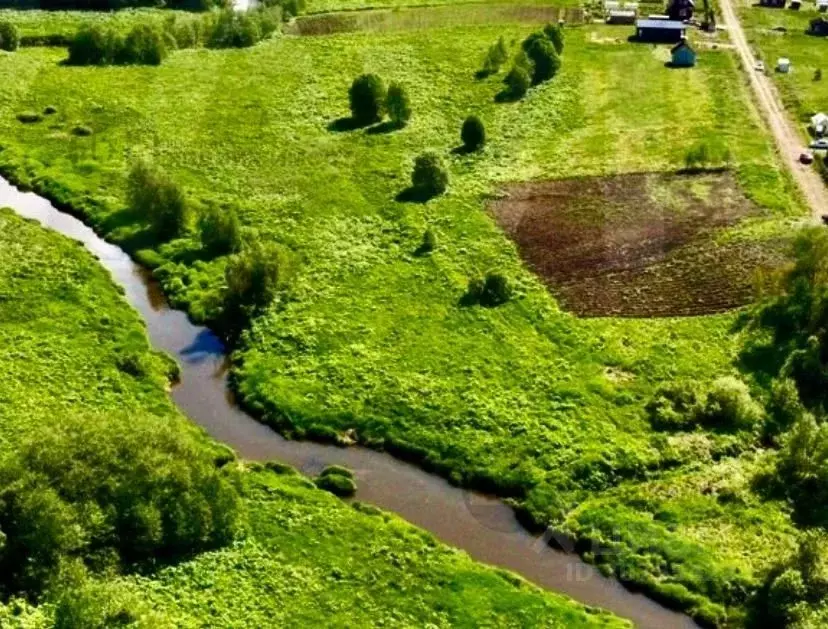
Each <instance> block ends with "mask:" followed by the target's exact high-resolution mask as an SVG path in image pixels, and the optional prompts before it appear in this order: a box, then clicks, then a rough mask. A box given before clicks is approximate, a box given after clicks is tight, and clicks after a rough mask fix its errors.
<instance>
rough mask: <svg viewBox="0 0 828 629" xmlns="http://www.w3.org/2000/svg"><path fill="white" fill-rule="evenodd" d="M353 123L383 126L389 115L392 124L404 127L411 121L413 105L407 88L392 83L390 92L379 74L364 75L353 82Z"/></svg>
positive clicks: (349, 94) (350, 98) (351, 102)
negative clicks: (383, 121)
mask: <svg viewBox="0 0 828 629" xmlns="http://www.w3.org/2000/svg"><path fill="white" fill-rule="evenodd" d="M348 101H349V104H350V107H351V119H352V120H353V122H354V123H355V124H356V125H358V126H361V127H363V126H367V125H370V124H374V123H376V122H380V121H381V120H382V119H383V117H384V116H385V115H386V114H388V118H389V120H390V121H391V123H392V124H393V125H394V126H396V127H403V126H405V124H406V123H407V122H408V121H409V119H410V118H411V102H410V100H409V98H408V92H407V91H406V89H405V87H404V86H402V85H400V84H399V83H391V85H390V86H389V87H388V89H387V90H386V89H385V84H384V83H383V81H382V79H381V78H380V77H379V76H377V75H376V74H363V75H361V76H358V77H357V78H356V79H354V82H353V83H352V84H351V88H350V89H349V90H348Z"/></svg>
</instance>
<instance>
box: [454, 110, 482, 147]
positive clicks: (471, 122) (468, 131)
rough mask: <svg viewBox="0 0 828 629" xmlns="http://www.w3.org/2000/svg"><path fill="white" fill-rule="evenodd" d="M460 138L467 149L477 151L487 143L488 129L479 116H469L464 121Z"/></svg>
mask: <svg viewBox="0 0 828 629" xmlns="http://www.w3.org/2000/svg"><path fill="white" fill-rule="evenodd" d="M460 140H461V141H462V142H463V148H465V149H466V150H467V151H476V150H478V149H480V148H482V147H483V145H484V144H485V143H486V129H485V127H484V126H483V121H481V120H480V118H478V117H477V116H469V117H468V118H466V119H465V120H464V121H463V128H462V129H461V130H460Z"/></svg>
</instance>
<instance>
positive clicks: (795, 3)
mask: <svg viewBox="0 0 828 629" xmlns="http://www.w3.org/2000/svg"><path fill="white" fill-rule="evenodd" d="M788 8H789V9H791V10H792V11H799V9H801V8H802V0H791V3H790V4H789V5H788Z"/></svg>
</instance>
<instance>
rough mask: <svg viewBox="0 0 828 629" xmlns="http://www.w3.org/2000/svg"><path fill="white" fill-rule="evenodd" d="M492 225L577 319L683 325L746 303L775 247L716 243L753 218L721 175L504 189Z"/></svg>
mask: <svg viewBox="0 0 828 629" xmlns="http://www.w3.org/2000/svg"><path fill="white" fill-rule="evenodd" d="M507 193H508V194H507V196H506V198H504V199H502V200H500V201H497V202H495V203H494V204H493V205H492V210H493V212H494V215H495V217H496V218H497V221H498V222H499V223H500V225H501V226H502V227H503V229H504V230H505V231H506V233H507V234H508V235H509V236H510V237H511V238H513V239H514V240H515V242H516V243H517V245H518V247H519V249H520V252H521V255H522V256H523V258H524V259H525V260H526V262H527V263H528V264H529V265H530V266H531V267H532V268H534V269H535V271H537V273H538V274H539V275H540V276H541V277H543V278H544V279H545V280H546V282H547V284H548V285H549V286H550V287H551V289H552V290H553V292H554V293H555V294H556V296H557V297H558V298H559V299H560V301H561V303H562V305H563V306H564V307H565V308H567V309H569V310H572V311H574V312H575V313H577V314H580V315H584V316H628V317H651V316H683V315H698V314H709V313H714V312H722V311H724V310H728V309H731V308H735V307H738V306H742V305H744V304H746V303H748V302H749V301H750V300H751V297H752V294H753V278H754V277H755V272H756V270H757V268H758V267H763V266H765V267H767V266H776V265H777V264H778V263H779V261H780V260H781V255H782V254H781V246H780V245H779V244H778V243H768V242H753V241H746V240H745V239H735V238H732V239H729V240H726V241H724V242H718V241H717V238H716V236H717V232H719V231H720V230H721V229H722V228H724V227H727V226H729V225H733V224H735V223H736V222H738V221H739V220H740V219H742V218H744V217H747V216H750V215H757V214H759V213H760V209H759V208H758V207H757V206H756V205H754V204H753V203H752V202H751V201H750V200H748V199H747V198H746V197H745V196H744V194H743V193H742V191H741V189H740V188H739V186H738V184H737V183H736V181H735V179H734V178H733V176H732V175H731V174H730V173H726V172H725V173H704V174H701V175H682V174H670V175H666V174H636V175H617V176H612V177H591V178H581V179H567V180H559V181H549V182H542V183H526V184H518V185H515V186H512V187H511V188H509V189H508V190H507Z"/></svg>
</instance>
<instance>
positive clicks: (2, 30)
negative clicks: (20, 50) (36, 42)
mask: <svg viewBox="0 0 828 629" xmlns="http://www.w3.org/2000/svg"><path fill="white" fill-rule="evenodd" d="M19 45H20V33H18V31H17V27H16V26H15V25H14V24H12V23H11V22H7V21H5V20H4V21H0V50H6V51H8V52H14V51H15V50H17V47H18V46H19Z"/></svg>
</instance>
